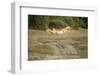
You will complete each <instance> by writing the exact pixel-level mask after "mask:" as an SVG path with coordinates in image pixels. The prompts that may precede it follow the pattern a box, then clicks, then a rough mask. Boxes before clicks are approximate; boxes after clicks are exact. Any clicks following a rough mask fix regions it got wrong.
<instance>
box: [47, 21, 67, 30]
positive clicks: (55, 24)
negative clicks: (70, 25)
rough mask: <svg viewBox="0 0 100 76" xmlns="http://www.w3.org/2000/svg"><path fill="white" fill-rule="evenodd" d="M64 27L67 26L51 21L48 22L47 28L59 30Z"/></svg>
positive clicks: (61, 22) (60, 22)
mask: <svg viewBox="0 0 100 76" xmlns="http://www.w3.org/2000/svg"><path fill="white" fill-rule="evenodd" d="M66 26H67V24H66V23H65V22H63V21H61V20H52V21H50V23H49V26H48V28H50V29H53V28H56V29H61V28H65V27H66Z"/></svg>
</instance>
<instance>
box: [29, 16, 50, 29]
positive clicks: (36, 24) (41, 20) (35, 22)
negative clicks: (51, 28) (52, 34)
mask: <svg viewBox="0 0 100 76" xmlns="http://www.w3.org/2000/svg"><path fill="white" fill-rule="evenodd" d="M48 24H49V17H48V16H32V15H30V17H29V25H31V26H32V28H34V29H40V30H44V29H46V28H47V27H48Z"/></svg>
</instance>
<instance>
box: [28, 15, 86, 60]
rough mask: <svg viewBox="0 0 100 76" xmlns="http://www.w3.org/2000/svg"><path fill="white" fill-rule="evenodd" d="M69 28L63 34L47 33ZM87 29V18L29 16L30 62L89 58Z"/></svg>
mask: <svg viewBox="0 0 100 76" xmlns="http://www.w3.org/2000/svg"><path fill="white" fill-rule="evenodd" d="M67 26H70V27H71V30H70V32H65V33H63V34H53V33H51V32H47V31H46V29H51V30H52V29H54V28H55V29H62V28H65V27H67ZM87 29H88V18H87V17H70V16H42V15H28V60H52V59H79V58H87V57H88V50H87V49H88V45H87V42H88V41H87Z"/></svg>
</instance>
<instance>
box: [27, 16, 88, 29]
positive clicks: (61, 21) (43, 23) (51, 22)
mask: <svg viewBox="0 0 100 76" xmlns="http://www.w3.org/2000/svg"><path fill="white" fill-rule="evenodd" d="M66 26H71V27H72V28H74V29H79V28H86V29H87V28H88V18H87V17H71V16H42V15H28V27H29V28H30V29H39V30H44V29H47V28H50V29H52V28H57V29H60V28H64V27H66Z"/></svg>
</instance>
